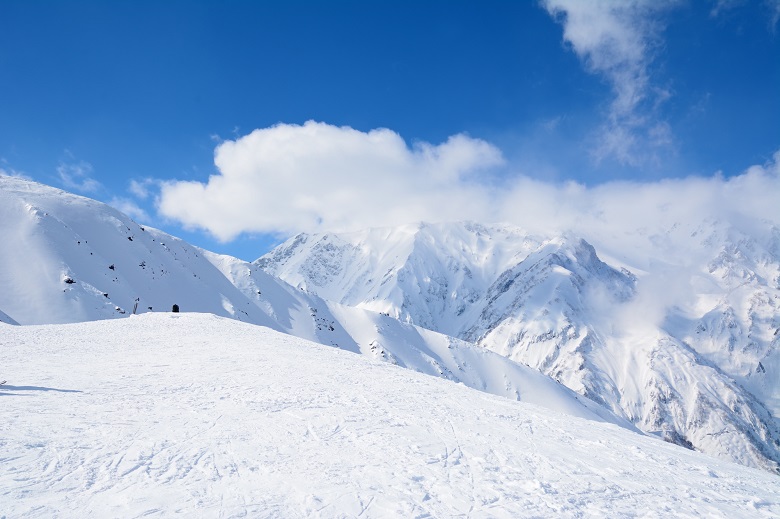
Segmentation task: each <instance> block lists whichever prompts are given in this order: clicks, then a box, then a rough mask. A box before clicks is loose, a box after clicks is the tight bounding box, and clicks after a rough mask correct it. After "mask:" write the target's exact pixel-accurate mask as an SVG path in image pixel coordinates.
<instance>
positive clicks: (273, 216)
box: [158, 121, 503, 241]
mask: <svg viewBox="0 0 780 519" xmlns="http://www.w3.org/2000/svg"><path fill="white" fill-rule="evenodd" d="M214 162H215V164H216V166H217V168H218V170H219V173H218V174H216V175H213V176H211V177H210V178H209V180H208V182H207V183H201V182H191V181H189V182H185V181H177V182H167V183H164V184H163V185H162V188H161V192H160V199H159V206H158V209H159V211H160V213H161V214H163V215H165V216H167V217H170V218H174V219H176V220H179V221H180V222H182V223H184V224H185V225H187V226H190V227H194V228H202V229H206V230H208V231H209V232H210V233H212V234H213V235H214V236H215V237H217V238H218V239H220V240H223V241H224V240H231V239H233V238H235V237H236V236H237V235H238V234H240V233H242V232H280V233H291V232H296V231H302V230H306V231H314V230H318V229H333V230H339V229H349V228H355V227H369V226H381V225H389V224H394V223H399V222H409V221H415V220H433V221H441V220H460V219H462V218H464V217H465V216H466V215H467V214H472V213H473V212H475V211H476V212H486V210H487V207H488V205H489V197H488V192H489V189H488V188H487V187H486V184H485V182H484V181H485V178H484V177H483V176H482V175H483V174H484V173H485V172H486V171H487V170H488V169H489V168H491V167H494V166H497V165H500V164H502V163H503V158H502V155H501V152H500V151H499V150H498V149H497V148H496V147H494V146H492V145H491V144H488V143H487V142H485V141H482V140H479V139H473V138H470V137H468V136H466V135H455V136H452V137H450V138H449V139H448V140H447V141H446V142H444V143H441V144H438V145H433V144H429V143H425V142H420V143H415V144H414V145H412V146H411V147H410V146H409V145H407V143H406V142H405V141H404V140H403V139H402V138H401V137H400V136H399V135H398V134H397V133H395V132H393V131H390V130H387V129H377V130H372V131H369V132H361V131H358V130H355V129H352V128H348V127H336V126H331V125H328V124H324V123H317V122H313V121H309V122H307V123H305V124H304V125H302V126H301V125H288V124H279V125H277V126H274V127H271V128H265V129H259V130H255V131H254V132H252V133H251V134H249V135H246V136H244V137H241V138H237V139H236V140H229V141H225V142H222V143H221V144H219V145H218V146H217V148H216V152H215V158H214Z"/></svg>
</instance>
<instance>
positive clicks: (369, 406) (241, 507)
mask: <svg viewBox="0 0 780 519" xmlns="http://www.w3.org/2000/svg"><path fill="white" fill-rule="evenodd" d="M0 366H2V370H3V377H7V378H8V379H9V381H8V383H7V384H6V385H4V386H0V400H2V404H3V407H2V413H3V420H0V438H2V441H0V459H2V460H3V470H2V471H0V516H3V517H8V518H11V517H13V518H27V519H31V518H49V517H62V518H70V517H73V518H76V517H168V516H173V515H181V516H185V517H226V518H232V517H285V518H298V517H319V518H337V517H361V518H369V519H370V518H384V517H496V518H499V517H556V518H559V517H560V518H570V517H571V518H575V517H576V518H582V517H599V518H600V517H707V518H712V517H717V518H721V517H722V518H729V519H734V518H743V517H744V518H748V517H749V518H770V517H778V515H779V514H780V478H778V477H776V476H773V475H771V474H768V473H765V472H762V471H759V470H754V469H750V468H747V467H741V466H738V465H735V464H733V463H728V462H724V461H721V460H717V459H714V458H712V457H709V456H705V455H703V454H701V453H697V452H691V451H688V450H685V449H682V448H680V447H677V446H675V445H670V444H666V443H664V442H661V441H657V440H655V439H653V438H649V437H647V436H643V435H639V434H635V433H631V432H629V431H626V430H625V429H623V428H620V427H616V426H614V425H612V424H607V423H599V422H595V421H592V420H583V419H580V418H576V417H571V416H565V415H561V414H560V413H556V412H553V411H550V410H548V409H545V408H543V407H538V406H535V405H530V404H525V403H522V402H520V403H518V402H512V401H510V400H507V399H505V398H499V397H495V396H493V395H487V394H485V393H480V392H477V391H474V390H472V389H470V388H467V387H464V386H462V385H459V384H452V383H448V382H446V381H444V380H441V379H437V378H435V377H429V376H425V375H422V374H419V373H415V372H413V371H411V370H404V369H399V368H398V367H396V366H393V365H391V364H389V363H386V362H377V361H373V360H371V359H368V358H366V357H362V356H359V355H353V354H349V353H347V352H345V351H341V350H339V349H336V348H332V347H325V346H322V345H318V344H314V343H312V342H309V341H304V340H302V339H298V338H296V337H292V336H290V335H285V334H281V333H278V332H275V331H273V330H269V329H268V328H264V327H260V326H252V325H249V324H246V323H242V322H238V321H237V320H231V319H225V318H221V317H216V316H213V315H205V314H192V313H180V314H172V313H146V314H144V315H136V316H131V317H129V318H127V319H118V320H103V321H96V322H88V323H76V324H67V325H54V326H10V325H6V324H3V323H0Z"/></svg>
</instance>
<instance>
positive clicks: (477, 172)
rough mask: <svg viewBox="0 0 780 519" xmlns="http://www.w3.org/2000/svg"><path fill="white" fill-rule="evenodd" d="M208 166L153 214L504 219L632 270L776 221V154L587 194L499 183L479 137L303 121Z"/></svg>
mask: <svg viewBox="0 0 780 519" xmlns="http://www.w3.org/2000/svg"><path fill="white" fill-rule="evenodd" d="M215 162H216V164H217V167H218V169H219V173H218V174H215V175H213V176H212V177H210V179H209V181H208V182H207V183H200V182H190V181H179V182H168V183H165V184H163V185H162V189H161V192H160V197H159V206H158V209H159V211H160V212H161V213H162V214H163V215H165V216H167V217H170V218H173V219H176V220H178V221H180V222H182V223H183V224H184V225H186V226H189V227H192V228H201V229H205V230H207V231H209V232H210V233H212V234H213V235H214V236H216V237H217V238H219V239H221V240H225V241H227V240H231V239H233V238H235V237H236V236H237V235H238V234H240V233H243V232H249V233H252V232H269V233H278V234H284V235H289V234H292V233H295V232H301V231H307V232H316V231H325V230H329V231H331V230H332V231H340V230H354V229H361V228H366V227H372V226H386V225H397V224H402V223H409V222H415V221H421V220H426V221H434V222H435V221H458V220H476V221H481V222H486V223H489V222H498V221H505V222H509V223H513V224H516V225H519V226H521V227H524V228H526V229H527V230H528V231H530V232H536V233H545V234H547V233H558V232H573V233H575V234H577V235H579V236H582V237H584V238H585V239H587V240H589V241H591V242H592V243H594V245H597V247H598V249H599V251H600V253H604V254H606V255H609V254H610V251H615V253H618V252H619V253H620V254H623V255H625V254H626V251H633V252H631V254H633V255H634V257H633V258H631V264H633V265H637V264H641V263H642V261H643V258H642V255H643V253H644V251H647V250H648V248H649V247H651V246H652V248H653V250H656V251H658V250H661V249H665V250H667V251H668V254H669V255H672V254H678V255H679V254H680V253H679V251H680V250H682V251H688V252H689V251H690V247H688V246H684V247H680V246H679V245H680V244H681V243H682V242H681V241H680V240H688V239H689V238H690V234H691V232H692V231H694V230H695V228H696V226H697V225H700V224H701V223H702V222H703V221H705V220H712V221H716V220H718V221H724V222H732V223H733V222H742V223H741V224H740V225H742V224H744V225H753V223H754V222H758V221H762V220H763V221H765V220H769V221H771V222H773V223H774V224H775V225H780V204H778V203H777V200H778V199H780V152H778V153H776V154H775V156H774V157H773V159H772V160H771V161H769V162H768V163H767V164H764V165H758V166H752V167H750V168H748V169H747V170H746V171H745V172H743V173H742V174H740V175H737V176H732V177H730V178H725V177H723V176H722V175H715V176H712V177H688V178H677V179H666V180H660V181H655V182H626V181H620V182H608V183H604V184H600V185H597V186H592V187H589V186H585V185H582V184H578V183H576V182H565V183H550V182H544V181H541V180H535V179H531V178H529V177H527V176H523V175H519V174H515V175H514V176H511V177H506V178H508V179H509V180H504V181H503V182H502V183H500V184H496V183H495V182H493V180H495V176H493V175H491V171H490V168H493V167H496V166H499V165H501V164H502V158H501V153H500V152H499V150H498V149H497V148H495V147H494V146H492V145H490V144H489V143H487V142H485V141H481V140H477V139H472V138H469V137H466V136H463V135H456V136H454V137H451V138H450V139H448V140H447V141H446V142H445V143H443V144H440V145H431V144H428V143H418V144H416V145H414V146H412V147H411V148H410V147H409V146H407V144H406V143H405V142H404V140H403V139H402V138H401V137H400V136H399V135H398V134H396V133H394V132H392V131H390V130H374V131H371V132H368V133H364V132H360V131H357V130H353V129H351V128H338V127H335V126H329V125H327V124H322V123H311V122H310V123H307V124H305V125H303V126H295V125H278V126H274V127H272V128H267V129H263V130H256V131H254V132H253V133H251V134H249V135H247V136H245V137H242V138H240V139H237V140H235V141H226V142H224V143H223V144H221V145H220V146H218V147H217V149H216V154H215ZM501 168H502V169H506V166H505V165H502V166H501ZM505 173H506V172H505ZM751 222H753V223H751ZM674 229H676V231H674V232H672V230H674ZM627 244H630V246H627ZM688 252H686V254H687V253H688ZM675 261H676V262H677V264H682V263H686V262H689V263H692V262H693V261H694V258H685V257H681V258H677V259H676V260H675Z"/></svg>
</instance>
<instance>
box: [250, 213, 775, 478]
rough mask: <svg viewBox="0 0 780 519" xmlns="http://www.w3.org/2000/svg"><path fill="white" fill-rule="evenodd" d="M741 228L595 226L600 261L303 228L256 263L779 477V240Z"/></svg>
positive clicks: (489, 238)
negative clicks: (495, 356)
mask: <svg viewBox="0 0 780 519" xmlns="http://www.w3.org/2000/svg"><path fill="white" fill-rule="evenodd" d="M748 224H749V225H742V226H741V227H738V226H736V225H732V224H725V223H723V222H694V223H688V224H687V225H676V226H674V227H673V228H671V229H667V230H665V231H663V232H650V231H648V230H646V229H645V230H638V231H637V234H636V236H630V237H628V238H626V237H622V236H620V237H611V236H608V235H607V234H605V233H601V234H599V233H598V230H594V232H593V235H592V236H588V237H587V238H588V239H589V240H591V241H593V242H594V243H596V244H597V246H598V247H599V248H601V249H603V250H604V251H605V257H606V258H608V260H609V261H610V262H611V263H612V264H613V265H614V266H612V265H610V264H608V263H607V262H605V261H603V260H602V259H601V258H600V257H599V255H598V254H597V249H596V248H595V247H594V246H593V245H591V244H590V243H589V242H588V241H585V239H583V238H582V237H579V236H573V235H571V234H567V233H561V234H559V235H555V236H550V237H546V238H545V237H540V236H533V235H529V234H527V233H525V232H524V231H523V230H522V229H518V228H516V227H512V226H508V225H492V226H485V225H479V224H474V223H464V224H438V225H429V224H420V225H409V226H403V227H398V228H392V229H371V230H367V231H364V232H355V233H345V234H321V235H306V234H301V235H298V236H295V237H293V238H291V239H290V240H289V241H287V242H286V243H284V244H282V245H281V246H279V247H278V248H277V249H275V250H274V251H272V252H270V253H269V254H267V255H265V256H264V257H262V258H260V259H259V260H258V261H257V262H256V264H257V265H258V266H260V267H262V268H263V269H265V270H266V271H267V272H269V273H270V274H272V275H275V276H278V277H280V278H282V279H284V280H285V281H287V282H289V283H290V284H292V285H294V286H297V287H299V288H302V289H305V290H307V291H309V292H312V293H315V294H318V295H320V296H322V297H324V298H326V299H330V300H333V301H337V302H339V303H341V304H344V305H349V306H354V307H361V308H366V309H370V310H374V311H379V312H384V313H387V314H389V315H390V316H393V317H397V318H399V319H401V320H403V321H406V322H409V323H414V324H417V325H420V326H423V327H426V328H429V329H431V330H436V331H440V332H443V333H446V334H449V335H452V336H455V337H458V338H461V339H463V340H466V341H470V342H474V343H477V344H479V345H480V346H483V347H485V348H486V349H490V350H492V351H495V352H498V353H500V354H502V355H504V356H506V357H508V358H511V359H514V360H517V361H519V362H523V363H525V364H528V365H529V366H531V367H534V368H536V369H538V370H540V371H541V372H543V373H545V374H548V375H550V376H552V377H553V378H555V379H556V380H558V381H560V382H562V383H564V384H565V385H567V386H568V387H570V388H571V389H573V390H575V391H577V392H578V393H580V394H582V395H585V396H587V397H589V398H590V399H592V400H594V401H597V402H600V403H601V404H602V405H604V406H605V407H606V408H608V409H611V410H613V411H614V412H616V413H617V414H619V415H621V416H623V417H625V418H626V419H628V420H630V421H632V422H633V423H635V424H636V425H637V426H638V427H640V428H641V429H643V430H645V431H647V432H650V433H654V434H658V435H659V436H661V437H663V438H665V439H666V440H668V441H671V442H674V443H678V444H681V445H684V446H687V447H692V448H695V449H698V450H701V451H704V452H707V453H710V454H712V455H715V456H718V457H721V458H724V459H730V460H734V461H737V462H739V463H743V464H746V465H749V466H754V467H761V468H763V469H766V470H769V471H772V472H778V467H780V425H779V422H778V419H777V417H778V416H780V406H778V403H779V402H780V337H778V336H779V335H780V331H778V330H780V231H779V230H778V229H777V228H776V227H774V226H773V225H772V224H771V223H766V222H748ZM746 229H748V231H746ZM624 238H625V242H626V243H625V245H624V246H622V247H621V242H622V241H623V240H624Z"/></svg>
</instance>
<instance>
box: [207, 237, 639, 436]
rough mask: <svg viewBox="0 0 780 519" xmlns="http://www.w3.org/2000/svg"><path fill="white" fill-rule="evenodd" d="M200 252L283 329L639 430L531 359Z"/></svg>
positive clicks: (448, 378) (297, 335)
mask: <svg viewBox="0 0 780 519" xmlns="http://www.w3.org/2000/svg"><path fill="white" fill-rule="evenodd" d="M202 254H203V255H204V256H205V257H206V258H207V259H209V260H210V261H211V262H212V263H213V264H214V265H216V266H217V267H218V268H219V269H220V270H221V271H222V272H223V273H224V274H225V275H226V276H227V277H228V278H229V279H230V280H231V281H232V282H233V283H234V284H235V285H236V286H237V287H238V288H239V289H240V290H241V291H242V292H243V293H244V294H246V295H247V297H248V298H249V299H251V300H252V301H253V302H254V303H255V304H257V305H258V306H259V307H260V308H261V309H262V310H263V311H264V312H265V313H266V314H267V315H269V316H270V317H271V318H273V319H274V320H275V321H276V323H277V324H278V327H279V328H280V329H281V330H283V331H284V332H286V333H289V334H291V335H295V336H296V337H301V338H304V339H308V340H311V341H314V342H318V343H320V344H325V345H329V346H336V347H338V348H340V349H344V350H347V351H352V352H355V353H362V354H363V355H366V356H368V357H371V358H375V359H378V360H383V361H386V362H390V363H392V364H396V365H398V366H402V367H405V368H409V369H412V370H414V371H417V372H420V373H425V374H428V375H433V376H436V377H441V378H445V379H447V380H451V381H453V382H458V383H462V384H464V385H466V386H469V387H472V388H475V389H479V390H481V391H486V392H488V393H492V394H494V395H500V396H504V397H507V398H511V399H513V400H522V401H523V402H530V403H534V404H538V405H542V406H544V407H547V408H548V409H553V410H556V411H560V412H563V413H567V414H571V415H572V416H579V417H582V418H588V419H591V420H597V421H602V420H603V421H607V422H610V423H615V424H618V425H620V426H622V427H625V428H627V429H630V430H636V429H635V428H634V426H633V425H631V423H630V422H629V421H627V420H625V419H621V418H619V417H618V416H616V415H615V414H614V413H612V412H610V411H607V410H606V409H605V408H603V407H601V406H599V405H598V404H595V403H594V402H592V401H590V400H589V399H587V398H582V397H581V396H579V395H577V394H576V393H574V392H573V391H571V390H570V389H568V388H567V387H566V386H564V385H562V384H560V383H558V382H556V381H554V380H553V379H551V378H550V377H547V376H545V375H543V374H541V373H539V372H538V371H536V370H534V369H532V368H529V367H528V366H526V365H523V364H519V363H516V362H513V361H511V360H508V359H507V358H505V357H503V356H501V355H498V354H496V353H493V352H491V351H488V350H486V349H484V348H479V347H477V346H475V345H473V344H470V343H467V342H465V341H462V340H458V339H454V338H452V337H449V336H446V335H443V334H440V333H437V332H434V331H431V330H427V329H424V328H421V327H418V326H414V325H411V324H408V323H402V322H400V321H398V320H397V319H394V318H392V317H390V316H388V315H384V314H381V313H377V312H372V311H369V310H363V309H360V308H353V307H348V306H345V305H340V304H338V303H333V302H330V301H325V300H323V299H321V298H320V297H318V296H316V295H312V294H309V293H308V292H306V291H303V290H300V289H296V288H293V287H292V286H290V285H289V284H287V283H285V282H283V281H281V280H279V279H277V278H274V277H272V276H270V275H268V274H267V273H265V272H264V271H263V270H262V269H260V268H259V267H258V266H257V265H252V264H251V263H247V262H244V261H241V260H239V259H236V258H233V257H231V256H224V255H218V254H214V253H210V252H207V251H202Z"/></svg>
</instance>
